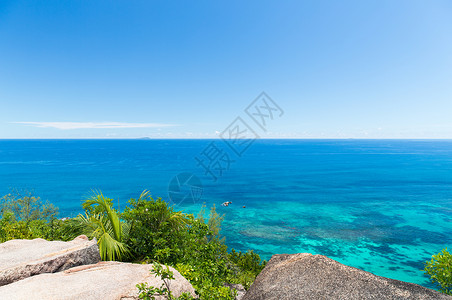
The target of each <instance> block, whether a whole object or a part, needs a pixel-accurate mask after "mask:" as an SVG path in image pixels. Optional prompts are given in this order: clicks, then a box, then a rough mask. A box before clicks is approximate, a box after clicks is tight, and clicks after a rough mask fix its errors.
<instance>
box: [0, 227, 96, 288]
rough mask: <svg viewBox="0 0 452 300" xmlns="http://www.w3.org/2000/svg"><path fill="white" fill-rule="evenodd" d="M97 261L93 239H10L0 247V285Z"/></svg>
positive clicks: (81, 237)
mask: <svg viewBox="0 0 452 300" xmlns="http://www.w3.org/2000/svg"><path fill="white" fill-rule="evenodd" d="M99 261H100V255H99V249H98V247H97V242H96V240H95V239H94V240H92V241H90V240H89V239H88V238H87V237H86V236H84V235H81V236H79V237H77V238H75V239H74V240H72V241H70V242H61V241H46V240H43V239H34V240H11V241H7V242H5V243H2V244H0V286H3V285H5V284H9V283H12V282H15V281H17V280H21V279H24V278H27V277H30V276H33V275H37V274H41V273H53V272H59V271H63V270H66V269H69V268H72V267H75V266H79V265H86V264H94V263H97V262H99Z"/></svg>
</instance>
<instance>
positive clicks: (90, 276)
mask: <svg viewBox="0 0 452 300" xmlns="http://www.w3.org/2000/svg"><path fill="white" fill-rule="evenodd" d="M151 269H152V265H144V264H132V263H120V262H113V261H109V262H99V263H97V264H93V265H86V266H79V267H75V268H71V269H69V270H66V271H63V272H59V273H52V274H40V275H36V276H33V277H29V278H26V279H23V280H20V281H16V282H14V283H11V284H8V285H4V286H2V287H0V295H1V297H2V299H11V300H14V299H18V300H19V299H24V300H25V299H46V300H52V299H55V300H56V299H58V300H60V299H76V300H81V299H84V300H85V299H87V300H88V299H93V300H94V299H96V300H97V299H109V300H110V299H123V300H124V299H138V289H137V288H136V284H138V283H141V282H147V283H149V285H151V286H154V287H160V286H161V284H162V283H163V282H162V281H161V279H160V278H156V277H155V276H154V275H152V274H150V272H149V271H150V270H151ZM170 270H171V271H173V272H174V278H175V280H172V281H171V282H170V289H171V291H172V292H173V294H174V295H175V296H176V297H178V296H180V294H181V293H183V292H189V293H190V294H191V295H192V296H195V290H194V289H193V287H192V286H191V284H190V283H189V282H188V281H187V280H186V279H185V278H184V277H182V275H180V273H179V272H177V271H176V270H175V269H173V268H170ZM156 299H159V300H160V299H166V298H164V297H157V298H156Z"/></svg>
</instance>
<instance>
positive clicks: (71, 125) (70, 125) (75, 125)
mask: <svg viewBox="0 0 452 300" xmlns="http://www.w3.org/2000/svg"><path fill="white" fill-rule="evenodd" d="M12 123H14V124H23V125H29V126H33V127H39V128H56V129H61V130H70V129H103V128H114V129H116V128H160V127H170V126H177V125H175V124H162V123H125V122H12Z"/></svg>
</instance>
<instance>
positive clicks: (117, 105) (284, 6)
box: [0, 0, 452, 139]
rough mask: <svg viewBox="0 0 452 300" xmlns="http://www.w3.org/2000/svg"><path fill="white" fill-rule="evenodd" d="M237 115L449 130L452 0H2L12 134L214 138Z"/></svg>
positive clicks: (344, 131)
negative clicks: (254, 112) (271, 110)
mask: <svg viewBox="0 0 452 300" xmlns="http://www.w3.org/2000/svg"><path fill="white" fill-rule="evenodd" d="M262 92H265V95H266V97H267V98H266V99H267V100H268V99H271V101H272V102H270V100H268V101H267V104H268V103H271V104H272V105H273V104H276V105H277V106H278V107H279V108H280V109H281V111H280V112H278V114H275V115H272V116H271V117H267V119H266V120H267V124H266V125H267V126H266V127H265V128H264V129H263V128H261V127H259V126H258V124H257V122H255V121H254V120H253V119H252V117H250V115H248V114H247V113H246V111H245V110H246V108H247V107H248V106H249V105H251V107H253V108H254V107H255V106H254V105H255V104H256V105H258V104H259V101H261V100H260V98H259V96H260V95H261V93H262ZM255 100H256V101H257V102H254V104H253V101H255ZM258 107H259V106H258ZM261 108H262V106H261ZM264 111H265V109H264ZM261 112H262V111H261ZM267 112H268V111H267ZM267 116H269V115H268V114H267ZM237 117H240V118H241V120H242V121H243V122H244V123H246V124H247V125H248V128H251V129H252V130H253V131H254V132H256V134H258V135H259V136H260V137H263V138H420V139H421V138H452V1H449V0H445V1H439V0H430V1H424V0H422V1H417V0H396V1H394V0H368V1H362V0H359V1H335V0H331V1H327V0H319V1H312V0H309V1H307V0H306V1H300V0H297V1H286V0H278V1H265V0H259V1H231V0H228V1H221V0H220V1H149V0H146V1H145V0H143V1H131V0H127V1H111V0H109V1H92V0H91V1H87V0H86V1H81V0H78V1H70V0H68V1H54V0H46V1H34V0H27V1H21V0H16V1H9V0H2V1H0V138H1V139H8V138H140V137H150V138H215V137H219V136H221V134H222V133H223V132H224V131H225V130H227V129H228V128H231V127H230V125H231V123H233V122H234V120H236V118H237Z"/></svg>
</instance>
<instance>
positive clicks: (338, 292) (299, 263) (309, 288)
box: [243, 253, 452, 300]
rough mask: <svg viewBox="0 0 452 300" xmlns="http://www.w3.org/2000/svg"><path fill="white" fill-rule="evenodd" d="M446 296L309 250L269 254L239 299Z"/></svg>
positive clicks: (442, 297)
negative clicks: (268, 257)
mask: <svg viewBox="0 0 452 300" xmlns="http://www.w3.org/2000/svg"><path fill="white" fill-rule="evenodd" d="M264 299H265V300H272V299H278V300H286V299H287V300H294V299H357V300H358V299H359V300H362V299H378V300H385V299H392V300H393V299H449V300H451V299H452V297H450V296H446V295H444V294H440V293H439V292H436V291H433V290H430V289H427V288H425V287H422V286H419V285H417V284H412V283H407V282H402V281H398V280H393V279H389V278H384V277H380V276H376V275H374V274H372V273H369V272H365V271H362V270H359V269H356V268H352V267H348V266H345V265H343V264H341V263H339V262H337V261H335V260H332V259H330V258H328V257H326V256H322V255H312V254H309V253H299V254H291V255H289V254H279V255H273V257H272V258H271V259H270V261H269V262H268V264H267V265H266V267H265V268H264V270H262V272H261V273H260V274H259V275H258V276H257V278H256V280H255V282H254V283H253V284H252V285H251V287H250V289H249V290H248V292H247V293H246V294H245V297H244V298H243V300H264Z"/></svg>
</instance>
